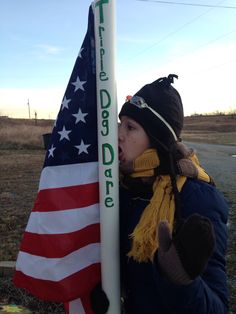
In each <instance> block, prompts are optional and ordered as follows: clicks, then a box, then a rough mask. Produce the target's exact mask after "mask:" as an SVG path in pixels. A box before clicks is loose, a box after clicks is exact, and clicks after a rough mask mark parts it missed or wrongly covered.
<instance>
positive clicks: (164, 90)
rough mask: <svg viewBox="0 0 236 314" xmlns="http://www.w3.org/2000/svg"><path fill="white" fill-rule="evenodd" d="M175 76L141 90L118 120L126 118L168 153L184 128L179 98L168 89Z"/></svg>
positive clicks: (175, 91)
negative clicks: (142, 129)
mask: <svg viewBox="0 0 236 314" xmlns="http://www.w3.org/2000/svg"><path fill="white" fill-rule="evenodd" d="M174 78H178V76H177V75H175V74H170V75H168V77H162V78H159V79H158V80H156V81H154V82H152V83H150V84H147V85H145V86H144V87H142V88H141V89H140V90H139V91H138V92H137V93H136V94H135V95H134V96H133V97H131V98H130V99H129V100H128V101H127V102H125V103H124V105H123V106H122V108H121V111H120V113H119V118H121V116H124V115H125V116H128V117H130V118H132V119H134V120H135V121H136V122H138V123H139V124H140V125H141V126H142V127H143V128H144V130H145V131H146V133H147V134H148V135H149V137H150V139H151V140H152V142H154V143H155V144H157V147H158V146H161V148H164V149H165V150H169V148H170V146H171V144H172V143H174V142H176V141H178V139H179V137H180V133H181V130H182V128H183V121H184V113H183V105H182V101H181V97H180V95H179V93H178V91H177V90H176V89H175V88H174V87H173V86H172V85H171V83H173V80H174Z"/></svg>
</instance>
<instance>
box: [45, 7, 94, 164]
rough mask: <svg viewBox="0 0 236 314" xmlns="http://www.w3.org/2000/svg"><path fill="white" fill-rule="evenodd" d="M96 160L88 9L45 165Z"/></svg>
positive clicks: (92, 40) (90, 16)
mask: <svg viewBox="0 0 236 314" xmlns="http://www.w3.org/2000/svg"><path fill="white" fill-rule="evenodd" d="M90 10H92V9H90ZM97 160H98V150H97V107H96V60H95V38H94V19H93V13H92V12H90V14H89V23H88V30H87V33H86V37H85V38H84V41H83V44H82V47H81V49H80V52H79V54H78V57H77V59H76V62H75V65H74V68H73V71H72V74H71V77H70V80H69V83H68V85H67V88H66V91H65V94H64V97H63V100H62V103H61V108H60V111H59V113H58V116H57V120H56V121H55V125H54V128H53V131H52V138H51V145H50V147H49V148H48V151H47V153H46V157H45V162H44V167H47V166H56V165H66V164H75V163H84V162H90V161H97Z"/></svg>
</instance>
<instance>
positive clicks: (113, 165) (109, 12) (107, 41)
mask: <svg viewBox="0 0 236 314" xmlns="http://www.w3.org/2000/svg"><path fill="white" fill-rule="evenodd" d="M94 14H95V39H96V71H97V106H98V108H97V109H98V147H99V149H98V151H99V191H100V221H101V263H102V286H103V289H104V291H105V292H106V294H107V296H108V299H109V301H110V306H109V310H108V313H109V314H120V313H121V310H120V272H119V260H120V257H119V198H118V134H117V127H118V123H117V94H116V82H115V0H96V1H94Z"/></svg>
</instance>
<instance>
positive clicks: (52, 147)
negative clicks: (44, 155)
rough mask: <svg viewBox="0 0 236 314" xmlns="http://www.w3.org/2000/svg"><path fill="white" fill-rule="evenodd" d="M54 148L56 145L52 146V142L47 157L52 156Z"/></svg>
mask: <svg viewBox="0 0 236 314" xmlns="http://www.w3.org/2000/svg"><path fill="white" fill-rule="evenodd" d="M55 149H56V147H54V146H53V144H52V146H51V148H50V149H49V150H48V151H49V154H48V158H49V157H54V155H53V154H54V150H55Z"/></svg>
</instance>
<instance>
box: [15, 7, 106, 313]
mask: <svg viewBox="0 0 236 314" xmlns="http://www.w3.org/2000/svg"><path fill="white" fill-rule="evenodd" d="M97 150H98V145H97V108H96V62H95V38H94V15H93V10H92V7H90V10H89V22H88V30H87V33H86V36H85V39H84V42H83V45H82V47H81V49H80V52H79V54H78V57H77V60H76V63H75V66H74V69H73V71H72V74H71V77H70V80H69V83H68V86H67V89H66V91H65V95H64V97H63V100H62V104H61V108H60V111H59V113H58V117H57V120H56V122H55V125H54V128H53V131H52V139H51V145H50V147H49V148H48V150H47V152H46V156H45V162H44V166H43V169H42V173H41V177H40V182H39V190H38V194H37V198H36V201H35V204H34V207H33V209H32V212H31V214H30V217H29V221H28V224H27V227H26V230H25V233H24V235H23V240H22V243H21V247H20V251H19V255H18V258H17V263H16V272H15V275H14V283H15V285H16V286H18V287H21V288H25V289H27V290H28V291H29V292H30V293H32V294H33V295H35V296H36V297H38V298H40V299H44V300H50V301H56V302H68V301H71V300H75V299H77V298H80V297H82V296H85V295H88V294H89V292H90V291H91V290H92V288H93V287H94V286H95V285H96V284H97V283H98V282H99V281H100V280H101V279H100V277H101V271H100V266H101V265H100V225H99V187H98V151H97ZM75 302H77V304H76V303H75V306H76V307H77V309H78V301H75ZM71 305H72V306H73V302H72V303H71Z"/></svg>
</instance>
